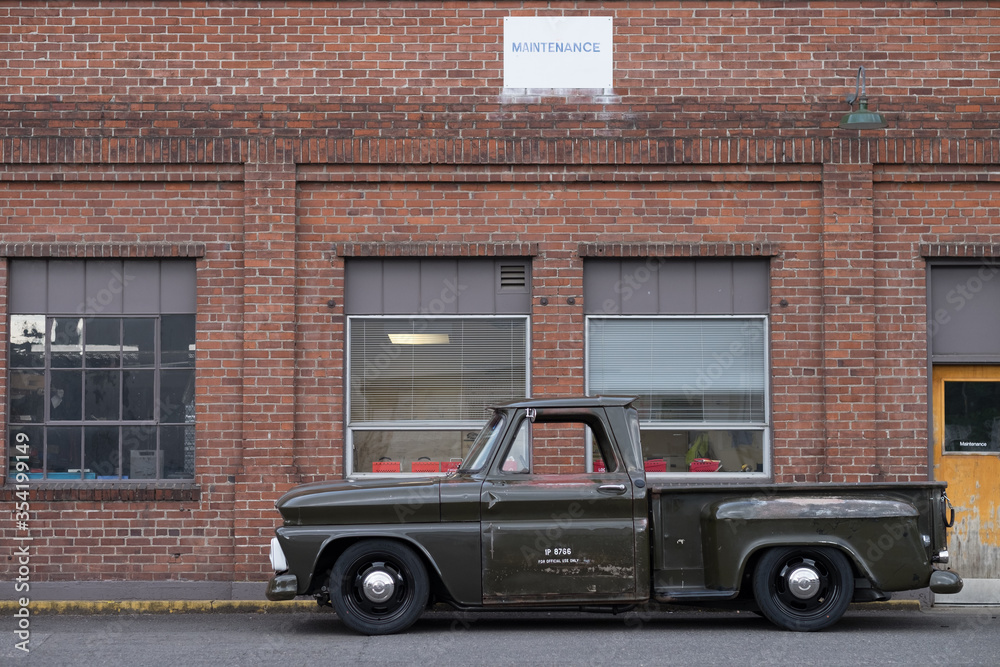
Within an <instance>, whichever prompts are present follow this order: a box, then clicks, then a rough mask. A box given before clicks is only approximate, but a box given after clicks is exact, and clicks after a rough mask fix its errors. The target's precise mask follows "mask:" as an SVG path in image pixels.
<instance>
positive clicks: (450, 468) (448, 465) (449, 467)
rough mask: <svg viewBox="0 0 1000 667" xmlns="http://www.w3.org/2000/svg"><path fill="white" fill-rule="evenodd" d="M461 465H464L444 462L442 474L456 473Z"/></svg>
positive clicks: (455, 462)
mask: <svg viewBox="0 0 1000 667" xmlns="http://www.w3.org/2000/svg"><path fill="white" fill-rule="evenodd" d="M460 465H462V462H461V461H442V462H441V472H454V471H456V470H458V466H460Z"/></svg>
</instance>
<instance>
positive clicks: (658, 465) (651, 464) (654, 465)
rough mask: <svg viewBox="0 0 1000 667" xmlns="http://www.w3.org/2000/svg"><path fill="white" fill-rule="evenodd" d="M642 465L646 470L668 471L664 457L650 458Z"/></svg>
mask: <svg viewBox="0 0 1000 667" xmlns="http://www.w3.org/2000/svg"><path fill="white" fill-rule="evenodd" d="M642 467H643V468H645V469H646V472H667V462H666V461H665V460H663V459H648V460H647V461H646V462H645V463H644V464H643V466H642Z"/></svg>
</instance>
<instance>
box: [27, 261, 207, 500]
mask: <svg viewBox="0 0 1000 667" xmlns="http://www.w3.org/2000/svg"><path fill="white" fill-rule="evenodd" d="M194 273H195V267H194V263H193V262H189V261H155V260H153V261H139V260H136V261H105V260H94V261H91V260H82V261H62V260H16V261H13V262H11V290H12V299H11V316H10V327H9V331H10V334H9V335H10V338H9V348H8V359H9V368H10V383H9V388H10V389H9V399H10V402H9V406H8V407H9V410H8V415H9V419H8V442H9V443H10V446H9V448H8V451H18V452H19V453H23V452H24V451H25V449H27V451H28V455H27V461H26V462H25V461H24V458H23V457H21V458H20V459H19V460H18V461H17V462H15V460H14V458H13V457H12V458H11V461H10V467H11V471H12V472H13V471H14V470H15V465H16V464H19V467H18V468H17V470H18V471H24V467H25V463H26V467H27V468H28V470H27V474H28V475H29V477H30V478H33V479H45V480H81V481H84V480H95V481H96V480H157V479H191V478H193V477H194V456H195V403H194V393H195V392H194V382H195V313H194V309H195V294H194V292H195V282H194ZM15 443H16V444H15ZM25 445H27V447H25Z"/></svg>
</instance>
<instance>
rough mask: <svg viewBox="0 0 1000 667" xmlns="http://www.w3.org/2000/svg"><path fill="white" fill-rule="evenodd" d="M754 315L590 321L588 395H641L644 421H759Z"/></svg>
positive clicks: (759, 326)
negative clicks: (749, 316) (751, 316)
mask: <svg viewBox="0 0 1000 667" xmlns="http://www.w3.org/2000/svg"><path fill="white" fill-rule="evenodd" d="M765 338H766V337H765V335H764V321H763V319H761V318H732V319H731V318H609V319H605V318H592V319H590V320H589V332H588V336H587V345H588V369H589V370H588V373H589V377H588V386H589V391H590V393H591V394H624V395H635V396H639V397H640V401H639V403H638V406H639V409H640V415H641V417H642V418H643V419H644V420H682V421H707V422H711V421H727V422H731V421H742V422H757V423H763V422H764V421H765V400H764V397H765V392H766V368H767V365H766V364H767V361H766V355H765V344H764V341H765Z"/></svg>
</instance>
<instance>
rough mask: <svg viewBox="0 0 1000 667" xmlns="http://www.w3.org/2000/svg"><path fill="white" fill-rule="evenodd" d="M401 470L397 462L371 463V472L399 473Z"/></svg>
mask: <svg viewBox="0 0 1000 667" xmlns="http://www.w3.org/2000/svg"><path fill="white" fill-rule="evenodd" d="M402 468H403V466H402V465H401V464H400V463H399V461H375V462H374V463H372V472H399V471H400V470H402Z"/></svg>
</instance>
